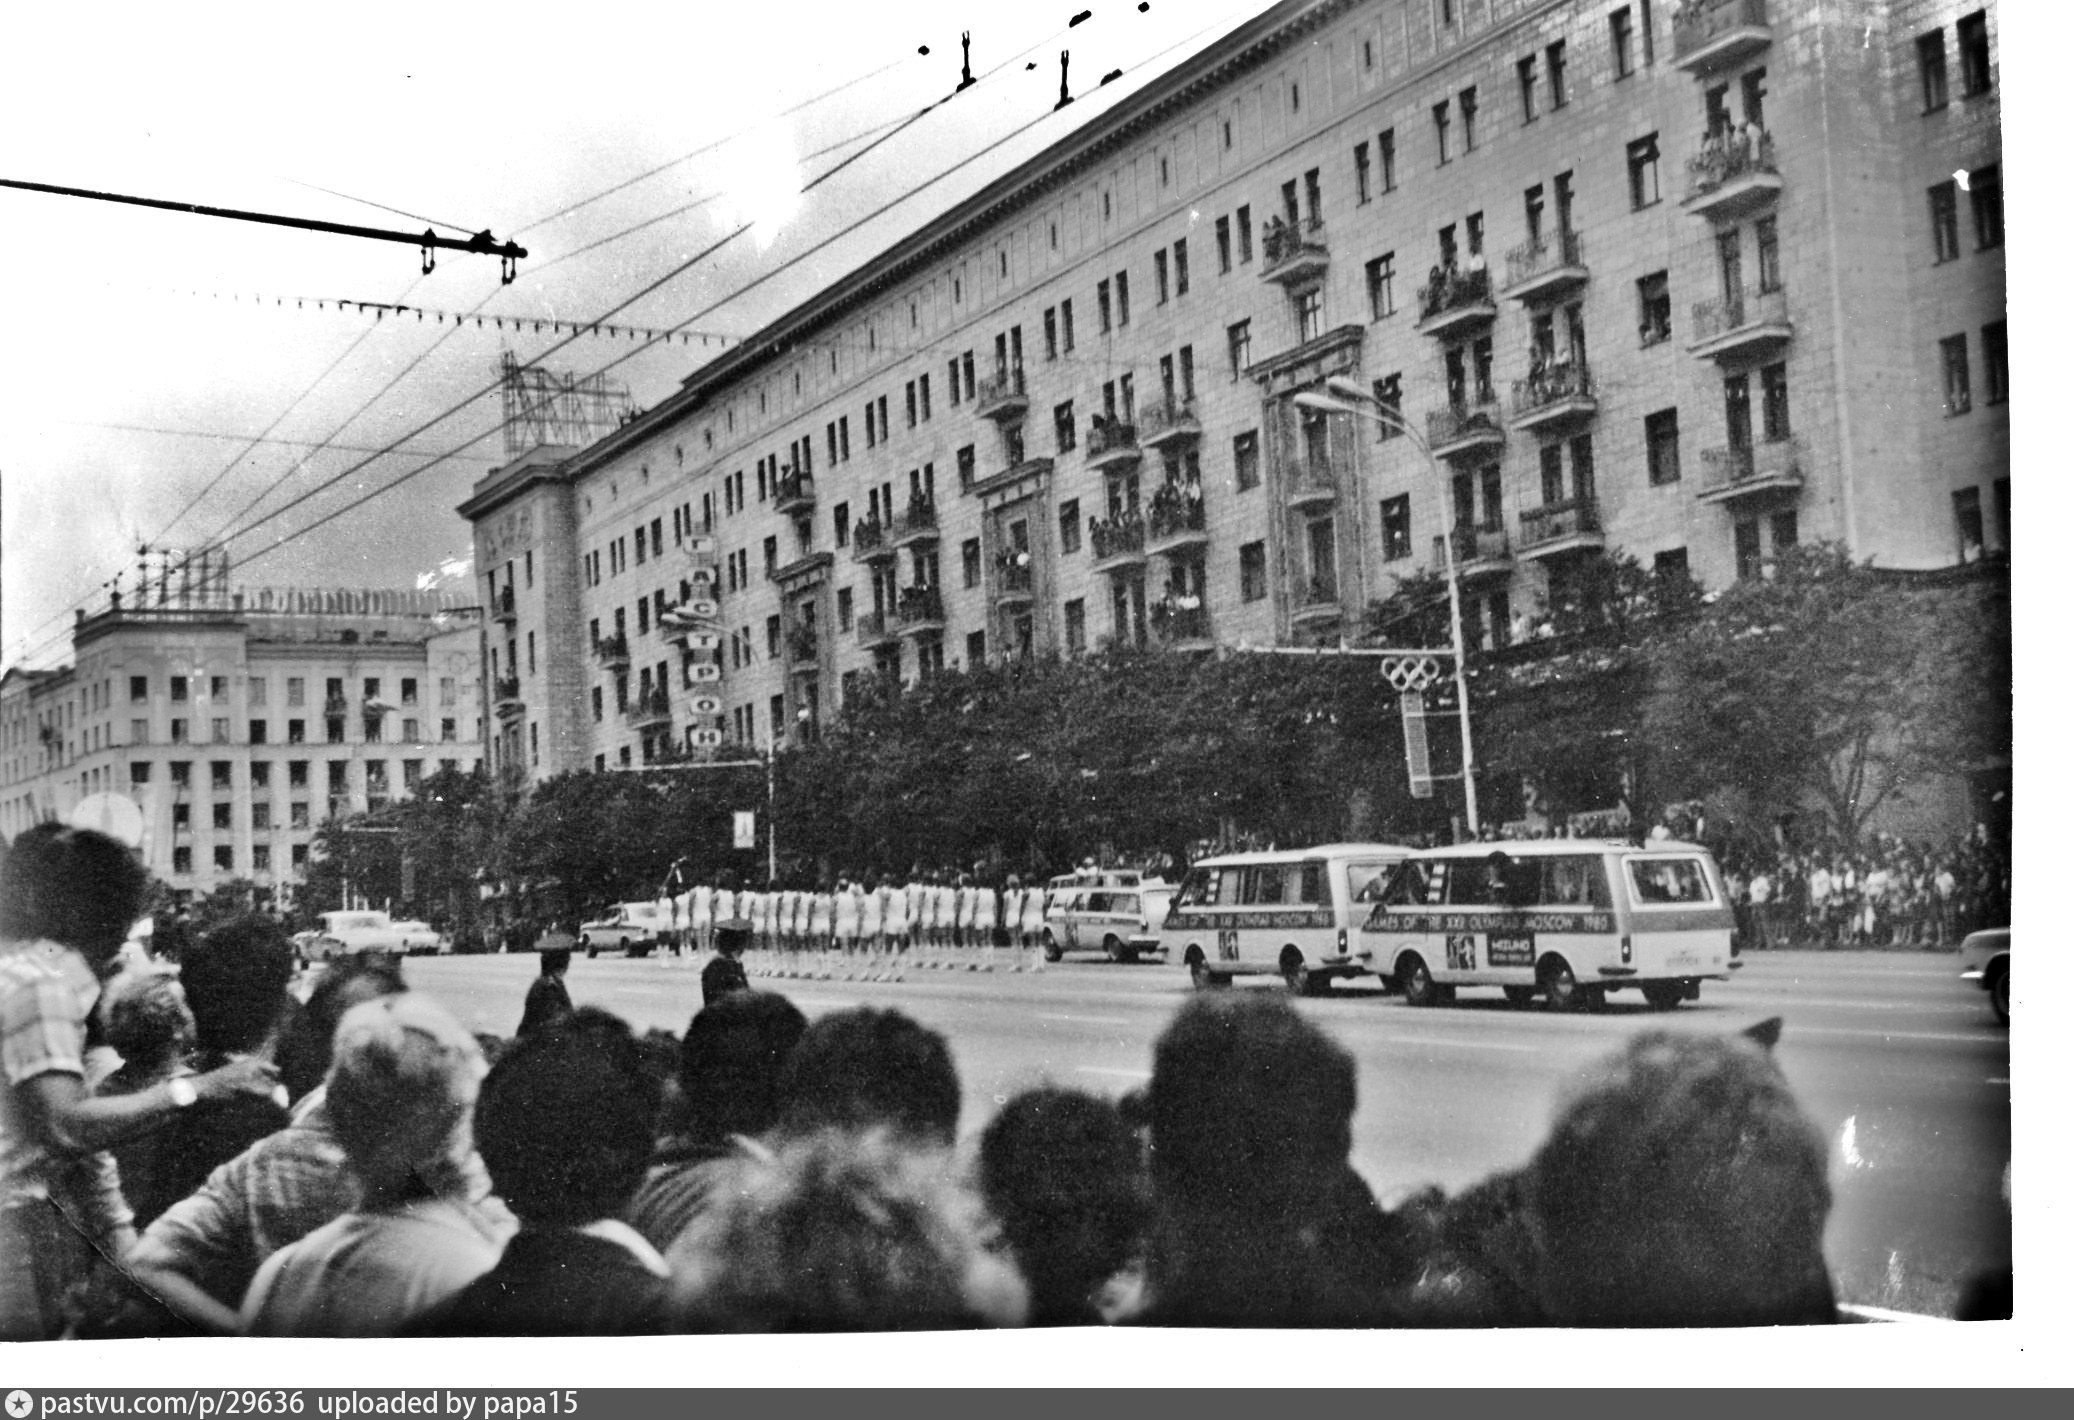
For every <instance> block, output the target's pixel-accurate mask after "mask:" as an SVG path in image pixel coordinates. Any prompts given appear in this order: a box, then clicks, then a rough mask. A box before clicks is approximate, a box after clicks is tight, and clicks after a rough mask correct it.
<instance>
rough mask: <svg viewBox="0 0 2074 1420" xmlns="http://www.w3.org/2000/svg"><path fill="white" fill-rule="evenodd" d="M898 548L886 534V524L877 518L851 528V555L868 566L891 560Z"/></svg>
mask: <svg viewBox="0 0 2074 1420" xmlns="http://www.w3.org/2000/svg"><path fill="white" fill-rule="evenodd" d="M897 550H898V549H896V548H895V547H894V546H893V542H892V539H890V538H889V537H887V535H886V525H885V524H884V523H882V522H880V521H879V520H878V519H877V518H872V519H869V520H867V521H865V522H861V523H859V524H857V526H856V527H854V528H851V529H850V556H851V558H852V559H854V560H855V561H858V562H861V563H863V564H864V565H865V566H867V567H869V566H872V565H874V564H876V563H880V562H886V561H889V560H891V559H892V557H893V554H894V553H895V552H896V551H897Z"/></svg>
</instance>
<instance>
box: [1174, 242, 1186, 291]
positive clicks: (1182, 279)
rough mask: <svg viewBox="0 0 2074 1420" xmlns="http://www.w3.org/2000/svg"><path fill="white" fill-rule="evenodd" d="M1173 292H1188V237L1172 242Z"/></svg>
mask: <svg viewBox="0 0 2074 1420" xmlns="http://www.w3.org/2000/svg"><path fill="white" fill-rule="evenodd" d="M1174 294H1175V295H1176V296H1185V295H1187V294H1188V238H1186V237H1183V238H1182V239H1181V240H1180V241H1178V242H1175V243H1174Z"/></svg>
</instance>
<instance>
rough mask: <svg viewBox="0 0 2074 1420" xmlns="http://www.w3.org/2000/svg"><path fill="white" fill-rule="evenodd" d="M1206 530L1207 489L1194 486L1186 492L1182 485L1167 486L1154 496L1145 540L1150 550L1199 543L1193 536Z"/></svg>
mask: <svg viewBox="0 0 2074 1420" xmlns="http://www.w3.org/2000/svg"><path fill="white" fill-rule="evenodd" d="M1202 531H1203V490H1202V489H1201V487H1200V486H1197V485H1190V486H1189V488H1186V489H1184V488H1183V487H1181V486H1180V485H1179V484H1173V483H1168V484H1163V485H1161V487H1160V489H1159V491H1158V492H1157V493H1154V494H1153V495H1152V508H1151V512H1150V513H1149V515H1148V516H1147V517H1146V519H1145V541H1146V545H1147V546H1148V547H1157V546H1164V545H1166V544H1170V543H1179V542H1183V541H1197V540H1199V539H1195V538H1193V537H1191V536H1190V534H1194V533H1200V532H1202Z"/></svg>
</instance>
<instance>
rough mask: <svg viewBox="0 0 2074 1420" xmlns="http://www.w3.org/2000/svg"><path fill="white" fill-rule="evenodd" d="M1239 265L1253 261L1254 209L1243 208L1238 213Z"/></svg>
mask: <svg viewBox="0 0 2074 1420" xmlns="http://www.w3.org/2000/svg"><path fill="white" fill-rule="evenodd" d="M1238 229H1239V265H1241V266H1244V265H1246V264H1247V263H1248V262H1250V261H1252V260H1253V209H1252V208H1251V207H1241V208H1240V209H1239V213H1238Z"/></svg>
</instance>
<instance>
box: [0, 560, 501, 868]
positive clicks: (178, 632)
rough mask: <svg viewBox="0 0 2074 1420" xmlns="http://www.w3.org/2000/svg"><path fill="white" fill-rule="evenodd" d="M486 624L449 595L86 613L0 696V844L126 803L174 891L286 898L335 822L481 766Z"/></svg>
mask: <svg viewBox="0 0 2074 1420" xmlns="http://www.w3.org/2000/svg"><path fill="white" fill-rule="evenodd" d="M479 622H480V612H479V611H478V610H477V609H476V608H475V607H474V606H473V605H472V604H470V599H469V598H467V597H463V596H455V595H453V594H437V593H423V592H401V591H373V592H350V591H310V592H298V591H287V592H281V591H253V592H233V591H230V590H228V589H227V588H223V587H220V586H215V585H211V586H207V587H204V588H202V589H199V590H193V589H191V590H190V591H188V592H187V593H185V594H178V593H176V594H172V595H167V596H156V597H151V598H148V599H146V600H144V601H143V602H142V603H141V604H139V603H138V602H136V601H135V600H133V601H132V602H131V604H128V605H125V604H124V603H123V601H122V600H121V599H119V598H118V599H116V600H114V601H112V602H111V605H110V606H108V607H107V608H106V609H104V610H102V611H99V612H95V613H92V614H88V613H85V612H82V613H80V614H79V617H78V619H77V621H76V622H75V624H74V626H73V628H72V663H71V664H70V665H68V666H65V667H62V668H60V669H55V670H19V669H16V670H10V671H9V672H8V673H7V674H6V675H5V676H4V677H0V833H4V834H5V835H7V836H8V837H10V838H11V837H13V836H14V835H15V834H16V833H19V832H20V831H21V830H22V829H24V828H26V827H28V826H29V825H30V824H32V823H36V822H38V821H40V820H42V819H46V818H54V817H55V818H64V817H66V816H67V815H68V814H69V813H70V812H71V811H72V809H73V808H74V806H76V805H77V804H78V803H79V802H80V801H81V800H82V799H84V798H86V797H87V796H89V795H93V794H100V793H112V794H122V795H127V796H128V797H130V798H131V799H133V800H134V801H136V803H137V804H138V805H139V807H140V808H142V809H143V811H144V845H143V846H144V856H145V861H146V862H147V863H148V864H149V866H150V867H151V869H152V870H153V871H154V872H155V873H157V874H158V875H159V876H160V877H161V878H163V879H164V880H165V881H166V882H167V883H168V884H169V885H170V886H172V887H173V888H174V889H175V890H176V891H191V892H203V893H206V892H207V891H209V890H210V889H211V888H214V887H216V886H217V885H219V884H221V883H224V882H227V881H230V880H232V879H237V878H243V879H249V880H250V881H252V882H253V883H254V884H255V885H257V886H260V887H264V888H272V889H274V890H276V892H277V894H278V893H283V892H285V889H286V888H288V887H289V886H290V885H291V884H292V883H294V882H296V881H297V880H299V879H300V877H301V874H302V868H303V865H304V862H305V860H306V858H307V856H308V853H309V845H310V839H311V835H312V834H313V832H314V831H315V830H316V829H317V828H318V827H319V826H320V825H321V824H322V823H323V822H324V821H325V820H326V819H327V818H329V817H331V816H333V815H337V814H344V813H349V812H359V811H363V810H369V809H379V808H381V807H383V806H384V805H386V804H388V803H390V802H391V801H393V800H395V799H398V798H401V797H403V796H407V795H409V794H410V793H412V792H413V791H414V790H415V789H416V788H417V785H418V783H419V781H420V780H421V779H422V778H424V777H426V776H428V775H431V774H434V773H437V772H438V771H440V770H441V769H449V768H451V769H461V770H473V769H475V768H476V767H478V766H479V765H480V764H481V762H482V741H481V739H480V738H479V734H480V726H481V720H482V710H481V700H482V688H481V679H482V675H481V660H480V655H481V629H480V624H479Z"/></svg>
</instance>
